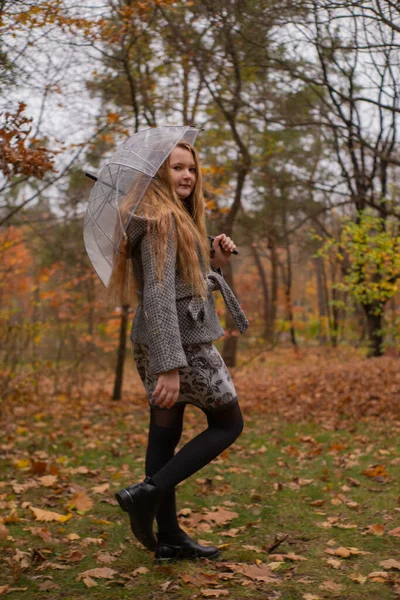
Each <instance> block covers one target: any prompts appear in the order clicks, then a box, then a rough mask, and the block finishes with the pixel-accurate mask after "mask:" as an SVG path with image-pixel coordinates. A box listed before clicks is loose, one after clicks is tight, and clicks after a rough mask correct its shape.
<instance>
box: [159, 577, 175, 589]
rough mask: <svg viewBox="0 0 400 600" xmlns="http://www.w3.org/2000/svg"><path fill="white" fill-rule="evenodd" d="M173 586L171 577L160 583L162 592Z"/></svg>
mask: <svg viewBox="0 0 400 600" xmlns="http://www.w3.org/2000/svg"><path fill="white" fill-rule="evenodd" d="M173 586H174V581H173V579H168V580H167V581H165V582H164V583H161V584H160V588H161V589H162V591H163V592H168V590H169V589H172V587H173Z"/></svg>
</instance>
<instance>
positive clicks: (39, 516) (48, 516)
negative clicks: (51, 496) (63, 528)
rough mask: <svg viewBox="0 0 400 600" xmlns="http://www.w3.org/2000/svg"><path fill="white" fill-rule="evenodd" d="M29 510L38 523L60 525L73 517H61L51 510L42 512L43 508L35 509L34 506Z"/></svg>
mask: <svg viewBox="0 0 400 600" xmlns="http://www.w3.org/2000/svg"><path fill="white" fill-rule="evenodd" d="M29 508H30V509H31V511H32V512H33V514H34V515H35V517H36V520H37V521H45V522H48V521H58V522H59V523H65V521H68V519H70V518H71V517H72V515H60V514H59V513H56V512H52V511H51V510H42V509H41V508H35V507H34V506H30V507H29Z"/></svg>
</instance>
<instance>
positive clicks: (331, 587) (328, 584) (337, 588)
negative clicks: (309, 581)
mask: <svg viewBox="0 0 400 600" xmlns="http://www.w3.org/2000/svg"><path fill="white" fill-rule="evenodd" d="M319 589H320V590H323V591H325V592H341V591H342V589H343V586H342V585H340V583H335V582H334V581H332V580H331V579H328V580H327V581H324V582H323V583H321V585H320V586H319Z"/></svg>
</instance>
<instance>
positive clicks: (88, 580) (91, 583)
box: [82, 577, 98, 588]
mask: <svg viewBox="0 0 400 600" xmlns="http://www.w3.org/2000/svg"><path fill="white" fill-rule="evenodd" d="M82 581H83V583H84V584H85V585H86V587H88V588H92V587H96V585H98V584H97V583H96V582H95V580H94V579H92V578H91V577H84V578H83V579H82Z"/></svg>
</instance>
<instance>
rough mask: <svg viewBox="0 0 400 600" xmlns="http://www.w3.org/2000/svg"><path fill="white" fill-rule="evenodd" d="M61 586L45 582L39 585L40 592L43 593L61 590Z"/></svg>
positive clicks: (52, 582)
mask: <svg viewBox="0 0 400 600" xmlns="http://www.w3.org/2000/svg"><path fill="white" fill-rule="evenodd" d="M59 589H60V586H59V585H57V584H56V583H54V581H49V580H47V581H43V582H42V583H39V590H41V591H42V592H47V591H48V590H59Z"/></svg>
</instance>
